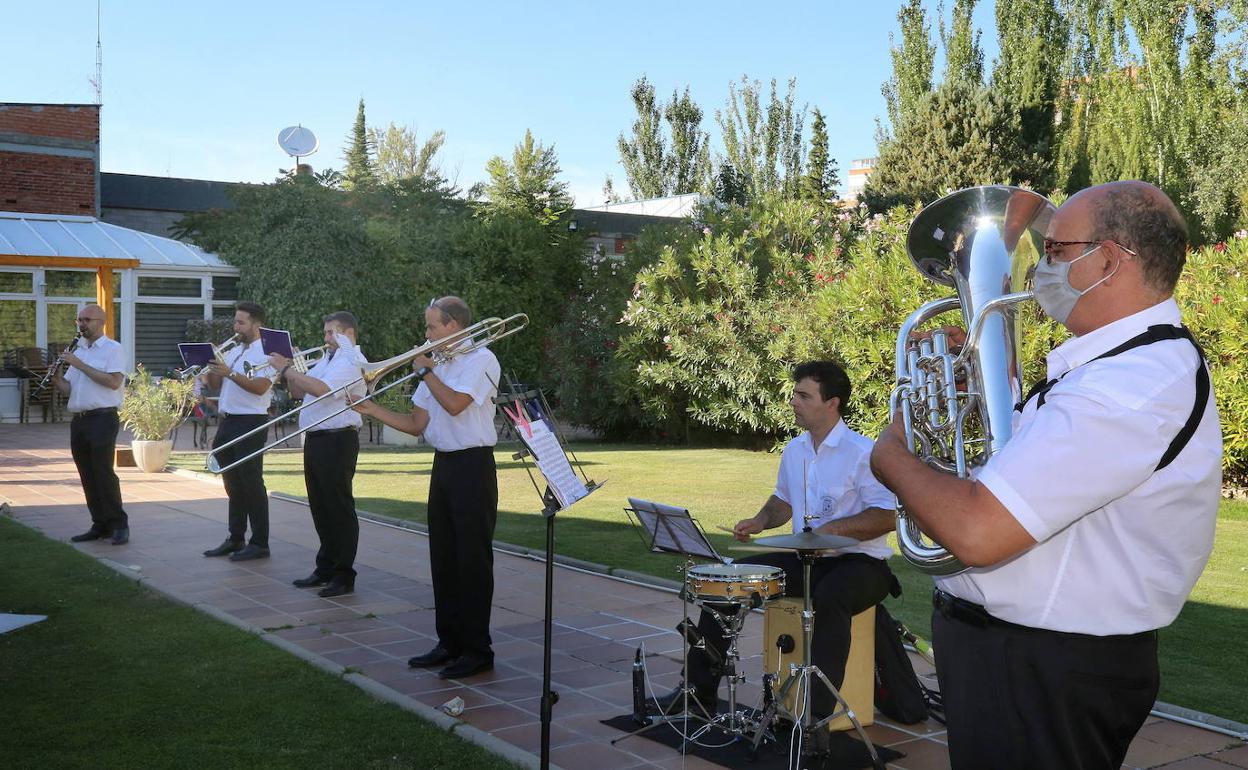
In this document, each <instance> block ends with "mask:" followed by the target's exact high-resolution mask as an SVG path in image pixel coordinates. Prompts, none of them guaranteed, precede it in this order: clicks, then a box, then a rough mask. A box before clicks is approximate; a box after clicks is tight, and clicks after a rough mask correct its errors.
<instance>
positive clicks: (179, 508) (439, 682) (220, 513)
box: [0, 424, 1248, 770]
mask: <svg viewBox="0 0 1248 770" xmlns="http://www.w3.org/2000/svg"><path fill="white" fill-rule="evenodd" d="M9 428H13V430H9ZM187 440H188V439H187V438H186V437H180V438H179V441H180V442H183V443H185V442H186V441H187ZM67 445H68V426H66V425H63V424H60V425H30V426H5V430H3V431H0V498H3V499H6V500H8V501H10V502H12V503H13V505H14V515H15V517H16V518H18V519H19V520H21V521H23V522H25V523H26V524H28V525H30V526H33V527H36V528H38V529H40V530H41V531H43V532H44V533H45V534H46V535H48V536H49V537H52V538H55V539H59V540H66V539H68V538H69V536H70V535H74V534H77V533H79V532H80V531H82V530H83V529H84V528H85V526H86V524H87V522H88V521H89V517H88V516H87V514H86V510H85V505H84V503H83V496H82V491H81V488H80V486H79V484H78V480H77V475H76V470H75V468H74V466H73V463H72V461H71V460H70V458H69V454H68V452H67V451H66V447H67ZM119 476H120V477H121V480H122V494H123V498H124V499H125V501H126V506H127V511H128V512H129V513H130V514H131V519H132V530H133V532H132V540H131V543H130V544H129V545H127V546H122V547H120V548H114V547H112V546H110V545H108V544H105V543H98V542H97V543H84V544H76V545H75V547H77V548H78V550H80V551H82V552H83V553H86V554H88V555H91V556H95V557H97V558H108V559H111V560H114V561H117V562H119V563H122V564H125V565H133V566H134V567H135V568H136V570H138V572H139V574H142V575H143V576H144V577H145V578H146V579H147V580H149V581H151V583H152V584H153V585H159V586H160V587H162V588H163V589H164V590H168V591H171V592H176V594H177V595H178V596H180V597H182V598H183V599H185V600H187V601H190V602H192V603H198V604H209V605H212V606H214V607H216V608H218V609H220V610H222V611H225V612H228V613H230V614H231V615H233V616H234V617H237V618H239V619H242V620H245V621H246V622H249V623H251V624H253V625H257V626H260V627H264V628H270V629H276V630H273V631H272V633H273V634H274V636H277V637H280V638H282V639H285V640H287V641H290V642H292V643H294V644H298V645H299V646H301V647H303V648H304V649H306V650H309V651H310V652H314V653H315V654H318V655H321V656H322V657H324V658H325V659H327V660H329V661H335V662H338V663H340V664H342V665H345V666H350V667H352V668H353V669H355V670H358V671H361V672H363V673H364V675H366V676H369V677H370V678H372V679H374V680H375V681H378V682H380V683H382V684H385V685H386V686H388V687H390V688H392V689H394V690H396V691H398V692H400V693H404V694H406V695H409V696H411V697H413V698H415V699H417V700H419V701H421V702H423V703H426V704H428V705H430V706H433V707H437V706H439V705H441V704H442V703H444V702H446V701H447V700H449V699H450V698H451V697H454V696H456V695H459V697H462V698H464V700H465V702H466V704H467V706H468V708H467V710H466V711H465V721H467V722H469V723H470V724H474V725H476V726H478V727H481V728H482V729H486V730H489V731H493V732H494V734H495V735H497V736H498V737H501V738H503V739H504V740H507V741H509V742H511V743H513V745H516V746H520V747H523V748H525V749H526V750H530V751H533V752H535V753H536V751H537V749H538V746H537V740H538V736H539V735H540V733H539V724H538V719H539V713H540V696H541V667H542V658H543V655H542V645H541V642H542V636H543V631H544V625H543V623H542V618H541V616H542V612H543V611H544V596H543V593H544V584H543V571H544V564H543V563H542V562H541V561H539V560H533V559H529V558H523V557H519V556H515V555H511V554H506V553H498V554H496V558H495V573H496V584H497V588H496V592H495V607H494V612H493V629H492V632H491V633H492V636H493V638H494V642H495V654H496V657H495V669H494V670H493V671H491V672H486V673H484V674H481V675H479V676H476V677H472V678H470V679H467V680H461V681H451V680H444V679H440V678H438V676H437V672H436V670H434V671H431V670H414V669H409V668H408V667H407V665H406V661H407V658H409V657H411V656H412V655H418V654H422V653H424V652H427V651H428V650H429V649H430V648H431V647H432V646H433V644H434V643H435V639H434V636H435V633H434V613H433V612H432V606H433V593H432V588H431V586H430V584H429V567H428V540H427V538H426V537H425V536H423V535H422V534H420V533H417V532H413V531H404V530H395V529H393V528H391V527H384V526H381V525H375V524H372V523H370V522H367V521H365V522H362V523H361V531H360V549H359V553H358V557H357V571H358V573H359V575H358V577H357V588H356V591H355V593H353V594H349V595H347V596H343V597H338V598H336V599H333V600H326V599H321V598H319V597H317V596H315V594H314V593H313V592H311V591H308V590H301V589H297V588H295V587H294V586H291V585H290V581H291V580H293V579H294V578H299V577H304V576H306V575H307V574H308V573H309V572H310V570H311V567H312V565H313V564H314V563H315V559H314V557H315V552H316V548H317V545H318V543H317V539H316V535H315V532H314V531H313V529H312V527H311V524H310V518H309V515H308V510H307V507H306V506H305V505H302V504H298V503H295V502H290V501H287V500H284V499H278V498H274V499H273V500H272V501H271V505H270V519H271V527H272V542H271V547H272V550H273V556H272V557H271V558H269V559H262V560H257V561H251V562H245V563H236V562H230V561H229V560H228V559H206V558H204V557H202V556H201V555H200V552H202V551H203V550H204V549H205V548H211V547H214V546H216V545H217V544H218V543H220V542H221V540H222V539H223V537H224V536H225V529H226V528H225V520H226V506H225V500H224V492H223V490H222V487H221V484H220V482H219V481H216V480H213V481H212V482H207V483H206V482H204V481H201V480H198V479H190V478H187V477H183V476H178V475H174V474H168V473H165V474H152V475H148V474H143V473H141V472H139V471H137V470H135V469H120V470H119ZM672 577H673V578H677V577H678V573H676V572H675V571H673V573H672ZM554 588H555V590H554V598H555V602H554V611H555V624H554V626H553V628H552V631H553V634H554V636H553V642H554V644H553V646H554V652H553V654H552V668H553V670H554V674H553V680H554V687H555V689H556V690H557V691H558V692H559V693H560V701H559V703H557V704H555V706H554V709H553V713H552V717H553V722H554V723H553V725H552V739H553V743H554V747H555V748H554V750H553V760H554V762H555V763H556V764H559V765H561V766H563V767H565V768H567V770H577V768H589V769H590V770H610V769H611V768H632V767H638V768H642V767H644V768H649V769H650V770H655V769H657V768H682V769H683V770H698V769H699V768H712V767H717V766H716V765H712V764H710V763H707V762H705V761H703V760H699V759H697V758H693V757H681V756H680V755H679V754H678V753H677V752H676V751H675V750H673V749H670V748H667V747H664V746H662V745H661V744H658V743H656V742H654V741H649V740H643V739H636V738H634V739H629V740H628V741H625V742H623V743H622V744H620V745H618V746H612V745H611V744H610V740H611V739H613V738H617V737H620V736H621V735H623V733H620V732H618V731H615V730H613V729H611V728H607V727H605V726H604V725H602V724H600V720H601V719H603V718H607V717H610V716H615V715H619V714H625V713H628V712H629V711H630V710H631V705H632V687H631V681H630V676H629V672H630V669H631V666H632V660H633V656H634V654H635V651H636V649H637V647H638V646H639V645H640V646H643V647H644V649H645V652H646V665H647V669H648V672H649V675H650V683H649V684H650V687H652V688H653V690H654V691H655V692H658V693H663V692H666V691H667V690H669V689H671V688H672V687H673V686H675V684H676V682H677V681H678V680H679V676H680V675H679V671H680V665H681V661H680V659H681V653H682V652H683V642H682V640H681V638H680V636H679V635H677V634H676V633H675V632H674V631H673V627H674V626H675V625H676V622H677V621H678V620H679V619H680V618H681V617H682V616H684V615H686V614H689V615H696V607H694V606H692V605H687V604H685V603H683V602H681V601H680V600H679V598H678V597H677V595H676V594H675V592H673V591H669V590H664V589H657V588H651V587H648V586H642V585H632V584H627V583H621V582H618V581H614V580H610V579H608V578H604V577H601V576H597V575H592V574H587V573H583V572H580V571H575V570H565V569H562V568H560V569H558V570H557V571H556V584H555V587H554ZM762 646H763V642H762V623H761V617H760V618H758V619H755V618H753V617H751V618H750V619H749V620H748V621H747V623H746V626H745V631H744V632H743V634H742V636H741V640H740V649H741V653H742V670H743V671H746V672H747V675H748V677H749V679H750V681H748V682H747V683H746V684H743V685H742V686H741V687H740V688H739V691H738V694H739V700H740V702H742V703H750V702H753V699H755V698H757V696H758V694H759V689H758V685H757V683H756V680H757V674H756V671H757V669H758V668H759V667H760V666H761V654H760V653H761V651H762ZM913 662H914V664H915V668H916V670H917V671H918V673H919V674H920V676H922V675H925V674H929V673H930V671H931V668H930V666H928V665H927V664H926V663H925V662H923V661H921V660H918V659H915V660H914V661H913ZM725 694H726V693H725V692H724V691H722V690H721V695H725ZM867 729H868V732H869V734H870V735H871V736H872V737H873V738H875V739H876V740H878V741H879V742H880V743H882V744H884V745H894V746H897V747H899V748H900V750H903V751H906V752H907V753H908V754H909V756H908V757H906V758H905V759H902V760H899V761H898V762H897V763H894V764H892V765H890V766H891V767H895V768H898V770H930V769H931V768H944V767H948V757H947V754H946V749H945V746H944V744H943V738H944V728H943V726H941V725H940V724H939V723H937V722H935V721H933V720H929V721H927V722H925V723H922V724H919V725H893V724H891V723H889V722H888V721H887V720H885V719H882V718H880V719H879V721H878V722H877V724H875V725H873V726H871V727H869V728H867ZM1228 746H1233V747H1234V748H1230V749H1228V748H1226V747H1228ZM1199 754H1207V755H1208V756H1207V757H1203V758H1194V757H1196V755H1199ZM1128 759H1129V761H1128V766H1130V767H1137V766H1148V765H1146V764H1145V763H1149V764H1150V765H1154V764H1155V765H1161V764H1165V763H1169V764H1168V765H1167V766H1169V767H1174V768H1180V769H1181V770H1214V768H1223V769H1224V770H1225V769H1227V768H1235V767H1239V768H1241V770H1244V769H1246V768H1248V746H1245V745H1243V744H1242V743H1241V742H1238V741H1234V740H1233V739H1230V738H1226V737H1225V736H1222V735H1218V734H1215V733H1211V732H1209V731H1204V730H1199V729H1196V728H1191V727H1187V726H1184V725H1179V724H1176V723H1173V722H1169V721H1167V720H1157V719H1152V718H1150V719H1149V721H1148V722H1147V723H1146V725H1145V728H1144V730H1143V731H1142V732H1141V735H1140V736H1139V737H1138V738H1137V740H1136V742H1135V744H1134V745H1133V746H1132V753H1131V754H1129V755H1128ZM1131 762H1138V763H1139V764H1131Z"/></svg>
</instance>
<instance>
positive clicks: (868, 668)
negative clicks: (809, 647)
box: [763, 597, 875, 730]
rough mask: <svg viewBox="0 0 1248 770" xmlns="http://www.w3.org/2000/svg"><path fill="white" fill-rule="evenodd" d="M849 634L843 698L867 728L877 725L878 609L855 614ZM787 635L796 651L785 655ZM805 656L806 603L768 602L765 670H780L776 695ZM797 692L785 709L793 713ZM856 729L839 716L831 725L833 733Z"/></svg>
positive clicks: (793, 691)
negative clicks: (791, 666) (782, 641)
mask: <svg viewBox="0 0 1248 770" xmlns="http://www.w3.org/2000/svg"><path fill="white" fill-rule="evenodd" d="M849 633H850V643H849V659H848V660H847V661H846V662H845V682H844V684H842V685H841V696H842V697H843V698H845V700H846V701H847V702H848V703H849V707H850V708H851V709H853V710H854V716H855V717H857V718H858V722H859V724H861V725H862V726H863V727H866V726H867V725H869V724H873V723H874V722H875V607H869V608H867V609H866V610H865V611H864V612H860V613H858V614H857V615H855V616H854V617H853V620H852V622H851V625H850V632H849ZM784 634H787V635H788V636H791V637H792V638H793V650H792V652H788V653H782V652H781V651H780V648H779V647H778V646H777V644H776V641H777V640H778V639H779V638H780V637H781V635H784ZM803 657H804V650H803V649H802V600H801V599H795V598H787V597H786V598H783V599H776V600H774V601H770V602H768V603H767V606H766V608H765V609H764V612H763V671H764V672H774V671H776V670H777V669H779V671H780V677H779V678H778V679H777V680H776V684H775V687H776V692H779V691H780V687H781V686H783V685H784V682H785V680H786V679H788V676H789V664H790V663H796V664H798V665H801V663H802V659H803ZM817 686H819V687H822V686H823V685H822V684H820V685H817ZM796 692H797V688H796V687H794V688H793V689H791V690H789V694H788V697H787V698H786V699H785V702H784V707H785V708H787V709H788V710H789V712H790V713H797V709H796V708H794V706H795V705H796V704H795V703H794V694H795V693H796ZM852 727H853V724H852V723H851V722H850V721H849V717H848V716H840V717H837V718H836V719H834V720H832V722H830V723H829V724H828V728H829V729H830V730H849V729H851V728H852Z"/></svg>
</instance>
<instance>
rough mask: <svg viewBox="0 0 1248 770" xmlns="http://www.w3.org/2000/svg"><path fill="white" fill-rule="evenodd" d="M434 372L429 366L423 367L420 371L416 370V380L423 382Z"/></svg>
mask: <svg viewBox="0 0 1248 770" xmlns="http://www.w3.org/2000/svg"><path fill="white" fill-rule="evenodd" d="M432 371H433V370H432V369H430V368H429V367H427V366H422V367H420V368H419V369H417V370H416V379H418V380H423V379H425V377H427V376H428V375H429V372H432Z"/></svg>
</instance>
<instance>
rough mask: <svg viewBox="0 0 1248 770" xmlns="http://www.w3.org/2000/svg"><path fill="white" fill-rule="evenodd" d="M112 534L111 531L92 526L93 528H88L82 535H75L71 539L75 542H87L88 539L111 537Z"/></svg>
mask: <svg viewBox="0 0 1248 770" xmlns="http://www.w3.org/2000/svg"><path fill="white" fill-rule="evenodd" d="M111 534H112V533H111V532H101V531H100V530H98V529H96V528H95V527H92V528H91V529H88V530H87V531H86V532H83V533H82V534H81V535H74V536H73V537H71V538H70V540H71V541H72V542H75V543H85V542H87V541H88V540H103V539H104V538H106V537H109V536H110V535H111Z"/></svg>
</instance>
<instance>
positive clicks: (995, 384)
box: [890, 186, 1056, 575]
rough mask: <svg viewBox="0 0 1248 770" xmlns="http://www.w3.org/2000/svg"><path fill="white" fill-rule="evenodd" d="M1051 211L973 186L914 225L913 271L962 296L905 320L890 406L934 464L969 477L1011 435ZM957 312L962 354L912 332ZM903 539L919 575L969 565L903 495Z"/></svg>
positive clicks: (1040, 200)
mask: <svg viewBox="0 0 1248 770" xmlns="http://www.w3.org/2000/svg"><path fill="white" fill-rule="evenodd" d="M1055 210H1056V209H1055V207H1054V206H1053V204H1052V203H1050V202H1049V200H1048V199H1047V198H1045V197H1044V196H1042V195H1039V194H1038V193H1035V192H1032V191H1030V190H1024V189H1021V188H1018V187H1004V186H991V187H972V188H968V189H965V190H959V191H958V192H955V193H952V194H950V195H947V196H945V197H944V198H941V199H940V200H938V201H936V202H935V203H932V204H931V205H930V206H928V207H927V208H925V209H923V210H922V211H921V212H919V215H918V216H917V217H915V219H914V222H913V223H911V225H910V232H909V235H908V237H907V242H906V248H907V251H908V253H909V254H910V259H911V260H913V261H914V264H915V267H917V268H918V269H919V272H921V273H922V274H923V275H924V276H926V277H927V278H928V279H930V280H932V281H935V282H936V283H939V284H942V285H944V286H952V287H953V288H954V290H955V291H956V292H957V295H956V296H954V297H947V298H944V299H938V300H934V301H932V302H928V303H927V304H925V305H923V306H922V307H920V308H918V309H917V310H915V311H914V312H913V313H911V314H910V316H909V317H908V318H906V321H905V323H903V324H902V326H901V331H900V332H899V334H898V335H897V350H896V368H897V385H896V387H895V388H894V390H893V393H892V397H891V399H890V411H891V413H893V414H896V412H897V411H898V410H899V409H900V411H901V418H902V424H903V426H904V428H905V432H906V443H907V445H908V446H909V448H910V451H912V452H914V453H915V454H916V455H917V456H918V457H919V459H921V460H923V461H924V462H926V463H927V464H928V465H931V466H932V467H934V468H937V469H938V470H942V471H946V472H949V473H956V474H957V475H958V477H959V478H969V477H970V474H971V471H972V470H973V469H975V468H978V467H979V466H981V465H983V464H984V463H986V462H987V461H988V458H989V457H991V456H992V453H993V452H995V451H997V450H999V449H1001V447H1003V446H1004V445H1005V442H1007V441H1009V439H1010V435H1011V431H1012V421H1011V420H1012V412H1013V409H1014V405H1015V404H1016V403H1017V402H1018V401H1019V400H1020V398H1021V397H1022V392H1023V387H1022V382H1023V367H1022V361H1021V360H1020V358H1019V330H1018V328H1017V326H1016V324H1015V317H1016V315H1017V306H1018V305H1019V303H1021V302H1024V301H1026V300H1029V299H1032V296H1033V295H1032V293H1031V292H1030V291H1027V290H1025V289H1026V282H1027V280H1028V279H1029V278H1030V273H1031V272H1032V270H1034V268H1035V266H1036V264H1037V262H1038V261H1039V260H1040V258H1041V256H1042V255H1043V254H1044V245H1043V244H1044V235H1045V229H1046V228H1047V227H1048V223H1049V218H1050V217H1052V215H1053V212H1054V211H1055ZM953 310H960V311H961V314H962V318H961V324H962V326H963V327H964V328H965V329H966V330H967V336H966V341H965V343H964V344H963V345H962V349H961V351H957V350H951V349H950V343H949V339H948V335H946V334H945V333H944V332H943V331H936V332H933V333H932V334H931V337H930V338H928V339H922V340H920V341H919V342H918V344H917V345H916V344H913V343H912V341H911V339H910V338H911V333H912V332H914V331H915V330H916V329H918V328H919V327H920V326H922V325H923V324H924V323H926V322H927V321H929V320H931V319H932V318H935V317H936V316H939V315H941V314H943V313H946V312H949V311H953ZM960 388H961V389H960ZM897 542H898V545H899V547H900V550H901V553H902V556H904V557H905V559H906V561H908V562H910V563H911V564H913V565H914V566H915V567H916V568H918V569H919V570H920V571H922V572H926V573H928V574H931V575H952V574H956V573H958V572H961V571H963V570H965V569H966V567H965V566H964V565H963V564H962V563H961V562H960V561H958V559H957V557H955V556H954V555H953V554H951V553H949V551H948V550H946V549H944V548H942V547H941V546H940V545H939V544H936V543H934V542H931V541H929V540H927V539H926V537H925V536H924V534H923V533H922V532H921V531H920V530H919V527H918V525H917V524H916V523H915V522H914V520H913V519H911V518H910V516H909V515H907V513H906V511H905V509H904V508H903V506H902V505H901V503H900V501H898V505H897Z"/></svg>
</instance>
